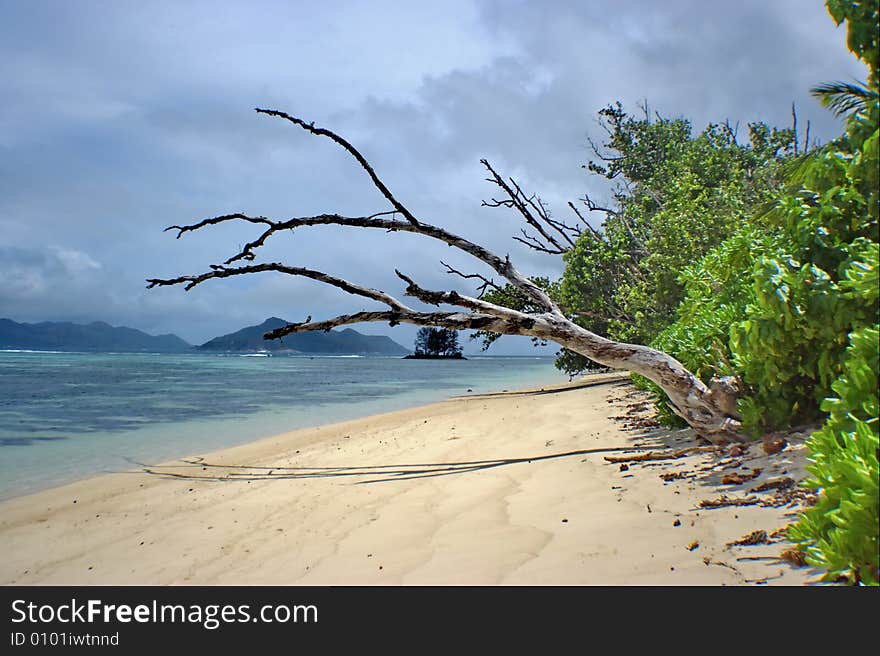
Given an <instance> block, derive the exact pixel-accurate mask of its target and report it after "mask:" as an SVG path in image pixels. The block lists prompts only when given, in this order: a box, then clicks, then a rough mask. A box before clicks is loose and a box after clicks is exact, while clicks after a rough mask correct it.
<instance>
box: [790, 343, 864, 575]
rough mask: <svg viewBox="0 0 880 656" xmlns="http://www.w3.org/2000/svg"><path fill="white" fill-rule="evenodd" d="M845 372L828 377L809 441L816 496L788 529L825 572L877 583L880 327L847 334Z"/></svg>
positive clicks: (814, 563)
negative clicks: (821, 416)
mask: <svg viewBox="0 0 880 656" xmlns="http://www.w3.org/2000/svg"><path fill="white" fill-rule="evenodd" d="M850 342H851V344H850V347H849V349H848V351H847V358H846V360H845V362H844V365H843V373H842V374H841V375H840V377H839V378H838V379H837V380H836V381H835V382H834V383H832V389H833V391H834V393H835V396H833V397H829V398H827V399H826V400H825V401H824V402H823V403H822V409H823V410H824V411H825V412H828V413H829V417H828V420H827V421H826V422H825V425H824V426H823V427H822V429H821V430H820V431H818V432H816V433H814V434H813V435H812V437H811V438H810V441H809V443H808V446H809V448H810V453H811V456H810V458H811V460H812V463H811V465H810V466H809V467H808V471H809V472H810V474H812V478H811V479H810V480H808V481H806V482H805V485H807V486H809V487H812V488H819V489H821V490H822V495H821V497H820V499H819V502H818V504H817V505H816V506H814V507H813V508H810V509H808V510H807V511H806V512H805V513H803V515H802V516H801V518H800V520H799V521H798V523H797V524H796V525H795V526H793V527H792V528H791V529H790V531H789V537H790V538H791V539H792V540H793V541H795V542H797V543H799V545H800V546H801V548H802V549H803V550H804V552H805V554H806V559H807V562H809V563H811V564H813V565H817V566H820V567H824V568H827V570H828V571H827V573H826V575H825V578H826V579H831V580H834V579H838V578H840V577H844V578H845V579H846V580H847V581H848V582H850V583H865V584H872V585H877V583H878V579H880V556H878V549H880V547H878V534H880V524H878V516H880V507H878V503H880V489H878V471H880V466H878V462H877V454H878V452H880V437H878V402H877V377H878V369H880V365H878V348H880V344H878V330H877V328H876V326H875V327H873V328H865V329H863V330H861V331H859V332H856V333H853V334H852V335H851V336H850Z"/></svg>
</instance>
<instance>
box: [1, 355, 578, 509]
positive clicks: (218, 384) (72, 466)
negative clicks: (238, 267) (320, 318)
mask: <svg viewBox="0 0 880 656" xmlns="http://www.w3.org/2000/svg"><path fill="white" fill-rule="evenodd" d="M566 380H567V378H566V377H565V376H564V375H563V374H561V373H560V372H558V371H556V370H555V369H554V367H553V362H552V359H551V358H528V357H475V358H470V359H468V360H462V361H426V360H403V359H400V358H394V357H314V358H311V357H283V356H282V357H278V356H276V357H254V356H241V355H215V354H211V355H202V354H183V355H177V354H175V355H166V354H161V355H159V354H93V353H43V352H9V351H6V352H2V351H0V498H6V497H11V496H17V495H20V494H24V493H27V492H32V491H35V490H39V489H42V488H46V487H51V486H53V485H58V484H61V483H65V482H69V481H72V480H76V479H78V478H85V477H88V476H91V475H94V474H98V473H101V472H110V471H120V470H124V469H130V468H132V467H133V466H135V465H134V464H133V463H137V462H154V463H155V462H160V461H162V460H168V459H172V458H176V457H181V456H184V455H188V454H192V453H199V452H205V451H210V450H214V449H219V448H224V447H228V446H232V445H235V444H241V443H244V442H248V441H251V440H254V439H258V438H260V437H265V436H269V435H273V434H276V433H280V432H284V431H288V430H292V429H295V428H302V427H305V426H316V425H319V424H326V423H331V422H336V421H343V420H346V419H353V418H356V417H363V416H367V415H370V414H375V413H377V412H386V411H390V410H397V409H401V408H406V407H412V406H415V405H420V404H423V403H429V402H432V401H438V400H442V399H445V398H449V397H450V396H456V395H465V394H467V393H468V390H469V389H470V390H473V392H474V393H476V392H485V391H491V390H501V389H515V388H517V387H527V386H531V385H544V384H552V383H561V382H565V381H566Z"/></svg>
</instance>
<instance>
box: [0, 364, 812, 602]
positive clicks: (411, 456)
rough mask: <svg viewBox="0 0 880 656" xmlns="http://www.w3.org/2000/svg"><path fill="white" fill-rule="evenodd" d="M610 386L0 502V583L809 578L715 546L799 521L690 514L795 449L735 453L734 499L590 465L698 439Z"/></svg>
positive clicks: (489, 401) (778, 513)
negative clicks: (648, 414) (635, 425)
mask: <svg viewBox="0 0 880 656" xmlns="http://www.w3.org/2000/svg"><path fill="white" fill-rule="evenodd" d="M626 380H627V379H626V378H625V377H624V376H621V375H619V374H608V375H604V376H597V377H594V378H593V379H592V380H591V381H590V382H589V386H586V385H585V384H584V381H582V382H581V383H579V384H577V383H576V384H575V385H573V386H568V387H565V386H563V387H561V388H554V389H555V390H556V391H553V392H552V393H548V392H544V393H541V392H535V393H506V394H498V395H482V396H472V397H470V398H463V399H453V400H450V401H446V402H443V403H437V404H433V405H430V406H425V407H420V408H414V409H411V410H404V411H400V412H394V413H390V414H385V415H378V416H374V417H368V418H365V419H360V420H355V421H348V422H344V423H339V424H334V425H329V426H324V427H319V428H312V429H304V430H298V431H295V432H291V433H287V434H284V435H278V436H275V437H272V438H268V439H265V440H261V441H259V442H255V443H252V444H248V445H245V446H241V447H236V448H232V449H227V450H224V451H220V452H217V453H212V454H208V455H205V456H204V462H199V464H191V463H192V462H194V461H193V460H190V459H184V460H182V461H178V462H174V463H166V464H165V465H163V466H157V467H154V468H153V470H152V471H153V472H154V473H145V472H130V473H123V474H109V475H103V476H99V477H95V478H92V479H88V480H85V481H81V482H77V483H74V484H71V485H65V486H63V487H58V488H55V489H51V490H47V491H44V492H40V493H37V494H33V495H29V496H25V497H20V498H16V499H12V500H9V501H6V502H3V503H0V517H2V520H0V545H2V552H3V558H2V560H0V582H3V583H17V584H180V583H184V584H185V583H192V584H196V583H198V584H497V583H502V584H727V585H730V584H743V583H747V582H764V581H766V582H767V583H769V584H779V583H782V584H801V583H804V582H808V581H812V580H815V579H816V578H817V573H816V571H814V570H811V569H809V568H800V569H796V568H793V567H791V566H790V565H788V564H787V563H784V562H781V561H778V560H772V559H767V560H740V559H741V558H743V557H746V558H753V557H762V556H766V557H768V558H769V557H774V556H777V555H778V554H779V553H780V552H781V551H782V550H783V549H784V548H786V547H788V546H790V545H788V544H786V543H784V542H780V541H775V542H773V543H771V544H768V545H759V546H748V547H726V546H725V545H726V544H727V543H729V542H731V541H733V540H736V539H739V538H741V537H742V536H744V535H746V534H748V533H750V532H751V531H753V530H756V529H764V530H766V531H767V532H768V533H770V532H772V531H773V530H775V529H778V528H780V527H783V526H785V525H786V524H787V523H789V522H790V521H792V520H793V518H794V515H795V513H796V512H797V508H789V507H781V508H772V507H759V506H748V507H728V508H720V509H712V510H706V509H700V508H699V507H698V506H699V503H700V501H701V500H703V499H714V498H718V497H719V496H720V495H721V494H722V493H726V494H728V495H734V494H739V495H740V496H743V494H744V491H746V490H748V489H749V487H750V486H753V485H754V484H756V483H759V482H761V481H762V480H766V479H767V478H768V477H769V478H772V477H773V476H777V475H782V472H787V475H793V476H796V477H800V476H801V475H802V467H803V447H802V445H793V446H790V447H789V448H788V449H787V450H785V451H783V452H782V453H780V454H777V455H776V456H769V457H768V456H764V455H763V452H761V451H760V448H759V447H758V446H757V445H756V446H754V447H752V448H751V450H750V451H749V452H748V453H747V454H746V455H745V459H746V460H745V461H743V462H738V463H732V464H735V465H736V466H738V467H740V469H738V470H737V471H749V470H748V469H742V465H746V466H747V467H755V466H760V467H762V468H763V469H764V470H765V473H764V474H763V475H762V476H761V477H760V478H758V479H756V480H755V481H752V482H750V483H747V484H743V485H739V486H731V485H721V484H720V482H719V480H720V476H721V473H723V472H722V471H721V469H722V468H721V466H719V464H718V463H719V461H721V462H722V463H723V461H724V460H725V459H724V458H723V457H721V458H720V457H719V456H718V455H717V454H712V453H698V454H695V455H693V456H689V457H687V458H682V459H678V460H671V461H658V462H645V463H632V464H630V465H629V470H628V471H621V470H620V465H619V464H616V463H614V464H612V463H608V462H606V461H605V460H604V456H615V455H616V456H620V455H622V450H625V449H630V450H632V449H633V447H634V446H635V445H641V448H642V449H645V448H647V447H651V448H654V449H655V450H656V449H657V448H667V449H668V448H669V446H670V445H671V446H673V447H674V448H682V447H685V446H694V445H695V444H696V443H695V441H694V440H693V438H692V437H691V435H690V433H689V432H688V431H679V432H678V433H673V434H670V433H669V432H668V431H666V432H664V431H659V432H658V431H655V432H654V434H651V435H648V436H646V435H645V432H644V431H642V430H625V429H624V428H623V422H622V421H621V420H620V419H612V417H613V416H619V415H623V414H624V413H625V412H626V408H625V404H626V403H630V404H631V403H633V402H634V401H637V400H638V399H637V398H636V397H633V396H630V395H631V394H632V388H631V387H630V386H629V385H628V384H627V383H626V382H625V381H626ZM640 452H641V451H640ZM634 453H637V452H632V451H631V455H632V454H634ZM749 459H751V460H749ZM738 460H739V461H742V460H743V459H742V458H739V459H738ZM730 464H731V463H728V467H729V466H730ZM699 467H709V468H710V469H708V470H707V471H705V472H699V476H700V478H698V479H695V480H694V479H682V480H675V481H670V482H664V481H663V480H661V478H660V474H662V473H668V472H674V471H695V470H696V469H697V468H699ZM773 467H776V470H773ZM725 471H726V470H725ZM178 476H182V477H183V478H178ZM737 491H739V492H737ZM772 494H773V492H767V493H761V494H760V495H759V496H760V497H761V498H769V496H772ZM676 520H677V521H678V522H680V525H679V526H674V525H673V524H674V522H675V521H676ZM694 543H698V546H694ZM689 547H691V548H689Z"/></svg>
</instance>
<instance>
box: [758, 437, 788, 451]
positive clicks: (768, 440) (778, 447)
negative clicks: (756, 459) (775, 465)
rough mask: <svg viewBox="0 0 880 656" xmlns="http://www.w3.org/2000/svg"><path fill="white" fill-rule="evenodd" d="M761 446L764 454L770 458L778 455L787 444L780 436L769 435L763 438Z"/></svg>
mask: <svg viewBox="0 0 880 656" xmlns="http://www.w3.org/2000/svg"><path fill="white" fill-rule="evenodd" d="M762 446H763V447H764V453H766V454H767V455H768V456H772V455H773V454H774V453H779V452H780V451H782V450H783V449H784V448H785V447H786V446H788V442H787V441H786V440H785V438H784V437H782V436H781V435H776V434H774V433H770V434H768V435H765V436H764V439H763V444H762Z"/></svg>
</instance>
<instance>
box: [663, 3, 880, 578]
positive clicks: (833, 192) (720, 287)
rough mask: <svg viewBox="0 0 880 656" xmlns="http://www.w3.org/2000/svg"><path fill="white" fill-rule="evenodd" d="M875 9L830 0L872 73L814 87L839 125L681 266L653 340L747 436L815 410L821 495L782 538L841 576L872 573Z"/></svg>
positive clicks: (813, 448) (879, 264)
mask: <svg viewBox="0 0 880 656" xmlns="http://www.w3.org/2000/svg"><path fill="white" fill-rule="evenodd" d="M877 5H878V3H877V2H876V0H874V1H873V2H834V1H831V2H829V3H828V6H829V10H830V12H831V14H832V16H833V17H834V18H835V20H837V21H838V22H840V21H842V20H846V21H847V31H848V41H849V44H850V48H851V49H852V50H853V52H855V53H856V54H857V55H859V56H860V57H862V58H863V60H864V61H865V63H867V64H868V66H869V70H870V77H869V83H868V85H867V87H859V88H855V87H853V88H848V87H846V85H840V84H830V85H825V86H824V87H820V88H819V89H818V90H819V92H820V93H824V94H826V100H827V102H826V105H828V106H829V107H830V108H831V109H836V110H840V111H843V112H849V113H850V116H849V118H848V120H847V129H846V133H845V134H844V135H843V136H842V137H841V138H840V139H838V140H836V141H835V142H833V143H831V144H829V145H828V146H826V147H825V148H823V149H822V150H820V151H814V152H812V153H810V154H808V155H806V156H804V157H801V158H799V159H797V160H796V161H794V162H792V163H791V164H790V165H787V166H786V167H785V170H784V172H785V176H786V185H785V190H784V192H783V193H781V194H779V196H778V198H777V200H776V201H775V203H773V205H772V207H771V208H770V209H769V210H768V211H763V212H756V213H754V214H753V215H752V216H750V217H749V218H748V220H747V221H746V222H745V223H744V224H743V225H742V227H740V228H739V229H738V230H737V231H736V232H735V233H734V234H733V235H732V236H730V237H729V238H727V239H726V240H725V241H723V242H722V243H721V244H720V245H718V246H717V247H715V248H713V249H711V250H710V251H709V252H708V253H707V255H706V256H705V257H703V259H702V260H701V261H700V262H699V263H698V264H697V265H695V266H693V267H690V268H687V269H685V271H684V272H683V274H682V276H681V278H680V282H681V283H682V284H683V285H684V295H683V300H682V303H681V305H680V306H679V308H678V310H677V320H676V322H675V323H673V324H672V325H671V326H669V327H668V328H666V329H665V330H664V331H662V332H661V333H660V334H659V335H658V337H657V338H656V339H655V340H654V343H653V345H654V346H656V347H658V348H660V349H662V350H665V351H667V352H669V353H670V354H672V355H673V356H675V357H677V358H678V359H680V360H681V361H682V362H683V364H685V366H687V367H688V368H689V369H690V370H691V371H693V372H695V373H696V374H697V375H698V376H700V378H702V379H703V380H704V381H706V380H708V378H710V377H711V376H712V375H713V374H716V373H717V374H732V375H735V376H737V377H738V378H739V379H740V381H741V382H742V383H743V385H744V388H745V398H743V399H742V400H741V401H740V411H741V413H742V415H743V423H744V425H745V426H746V427H747V428H748V429H750V430H752V431H753V432H755V433H761V432H764V431H768V430H772V429H776V428H784V427H786V426H789V425H792V424H796V423H802V422H805V421H815V420H821V419H822V417H823V415H824V416H825V417H826V418H825V423H824V425H823V427H822V428H821V430H819V431H818V432H816V433H814V434H813V436H812V437H811V439H810V441H809V448H810V459H811V461H812V464H811V466H810V473H811V474H812V476H813V478H812V480H810V481H808V483H807V484H808V485H810V486H812V487H816V488H821V490H822V495H821V499H820V501H819V504H818V505H817V506H816V507H815V508H813V509H811V510H809V511H807V512H806V513H805V514H804V515H803V516H802V518H801V520H800V521H799V522H798V524H797V525H796V526H795V527H794V528H793V529H792V531H791V535H792V538H793V539H795V540H797V541H798V542H799V543H800V544H801V545H802V547H803V548H804V550H805V551H806V554H807V559H808V561H809V562H811V563H813V564H816V565H820V566H822V567H826V568H828V570H829V571H828V577H830V578H837V577H840V576H843V577H846V578H847V580H849V581H850V582H853V583H859V582H861V583H876V582H877V578H878V551H877V550H878V531H880V529H878V463H877V454H878V448H880V445H878V409H877V406H878V401H877V376H878V316H880V307H878V295H880V280H878V270H880V247H878V214H880V199H878V171H880V161H878V140H880V136H878V134H880V132H878V117H880V103H878V94H877V61H876V56H877ZM655 391H657V392H658V396H659V397H660V400H662V399H663V397H662V392H660V391H659V390H657V389H656V388H655ZM661 405H662V404H661ZM665 414H666V416H667V417H668V415H669V413H668V411H667V412H666V413H665Z"/></svg>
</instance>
